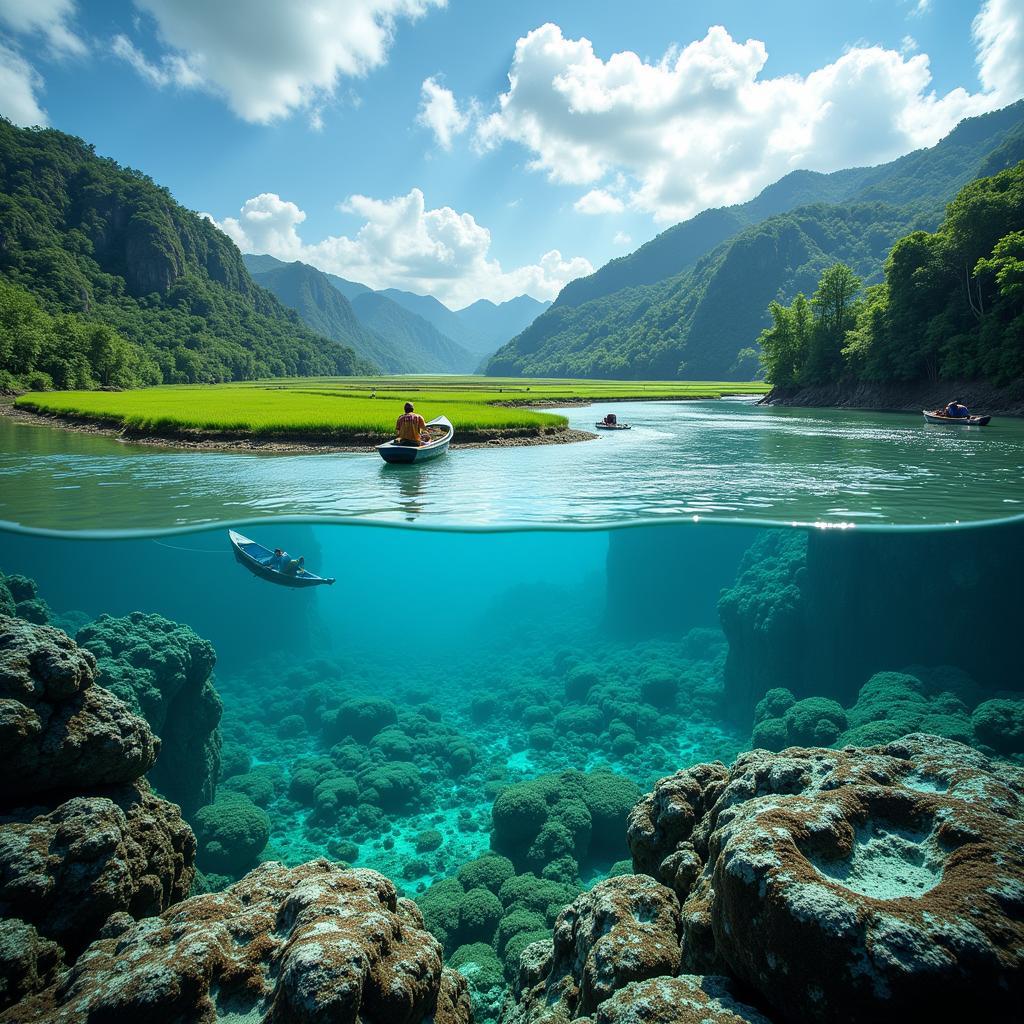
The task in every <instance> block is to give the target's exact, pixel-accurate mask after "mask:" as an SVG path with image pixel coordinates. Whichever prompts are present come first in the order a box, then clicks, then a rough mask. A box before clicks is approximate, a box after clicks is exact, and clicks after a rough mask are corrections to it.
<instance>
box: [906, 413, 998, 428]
mask: <svg viewBox="0 0 1024 1024" xmlns="http://www.w3.org/2000/svg"><path fill="white" fill-rule="evenodd" d="M921 412H922V413H923V415H924V418H925V420H926V421H927V422H928V423H943V424H945V425H947V426H953V427H987V426H988V421H989V420H990V419H992V417H991V416H946V415H944V414H943V413H942V411H941V410H939V409H936V410H934V411H933V412H929V411H928V410H927V409H922V410H921Z"/></svg>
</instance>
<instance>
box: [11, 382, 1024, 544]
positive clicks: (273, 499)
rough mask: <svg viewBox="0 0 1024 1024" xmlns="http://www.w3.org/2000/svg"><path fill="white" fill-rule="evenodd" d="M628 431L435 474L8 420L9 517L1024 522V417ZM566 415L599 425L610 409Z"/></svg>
mask: <svg viewBox="0 0 1024 1024" xmlns="http://www.w3.org/2000/svg"><path fill="white" fill-rule="evenodd" d="M615 408H616V411H617V413H618V415H619V416H620V418H621V419H623V420H626V421H629V422H631V423H632V424H633V429H632V430H631V431H629V432H620V433H616V434H613V435H605V436H601V437H599V438H598V439H597V440H594V441H588V442H585V443H582V444H569V445H545V446H537V447H525V448H499V449H491V450H488V449H462V450H458V449H455V450H453V451H452V452H451V453H450V455H451V457H446V458H444V459H442V460H439V461H437V462H433V463H431V464H430V465H428V466H416V467H400V468H396V467H386V466H384V464H383V463H382V462H381V461H380V460H379V459H378V458H376V456H374V455H373V454H367V455H363V454H350V455H344V454H342V455H299V456H282V455H276V456H270V455H239V454H226V453H196V452H168V451H161V450H156V449H153V448H148V447H140V446H137V445H136V446H130V445H124V444H121V443H119V442H117V441H115V440H113V439H111V438H107V437H93V436H88V435H82V434H74V433H69V432H67V431H63V430H59V429H56V428H52V427H47V426H36V425H24V424H19V423H12V422H11V421H9V420H5V419H3V418H2V417H0V520H6V521H8V522H15V523H20V524H23V525H28V526H35V527H44V528H51V529H59V530H84V529H138V528H157V529H159V528H166V527H174V526H184V525H190V524H202V523H211V522H224V521H229V520H233V521H239V520H247V519H251V518H263V517H268V516H281V515H302V516H331V517H355V518H359V519H361V520H365V519H372V520H375V521H380V522H393V523H405V522H410V523H420V524H430V525H438V524H443V525H449V526H467V525H473V526H507V525H510V524H512V525H531V526H535V525H565V524H578V525H591V526H593V525H599V526H613V525H618V524H621V523H624V522H635V521H637V520H663V519H674V518H692V517H693V516H699V517H702V518H712V519H715V520H724V519H741V520H747V521H749V520H766V521H772V522H787V523H788V522H793V521H797V522H825V523H859V524H863V525H872V524H893V523H895V524H945V523H955V522H977V521H985V520H991V519H1001V518H1005V517H1010V516H1015V515H1019V514H1021V512H1022V510H1024V505H1022V502H1024V422H1020V421H1017V420H1011V419H1003V420H996V421H995V422H994V423H993V425H992V426H990V427H986V428H960V427H957V428H952V427H945V426H929V425H926V424H925V423H924V422H923V420H922V419H921V417H920V416H917V415H910V414H898V413H893V414H884V413H865V412H849V411H839V410H806V409H779V408H761V407H758V406H755V405H753V404H752V403H751V402H749V401H740V400H728V401H718V402H646V403H640V402H636V403H621V404H618V405H616V407H615ZM561 411H563V412H566V413H567V414H568V416H569V419H570V424H571V425H572V426H573V427H580V428H584V429H586V428H588V427H592V425H593V421H594V420H595V419H596V418H597V416H598V415H599V414H600V412H601V411H602V410H600V409H598V408H597V407H585V408H578V409H577V408H573V409H568V410H561Z"/></svg>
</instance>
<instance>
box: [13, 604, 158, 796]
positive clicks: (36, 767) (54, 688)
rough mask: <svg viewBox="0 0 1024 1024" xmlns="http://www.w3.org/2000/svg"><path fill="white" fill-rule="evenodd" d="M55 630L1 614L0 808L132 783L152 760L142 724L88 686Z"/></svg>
mask: <svg viewBox="0 0 1024 1024" xmlns="http://www.w3.org/2000/svg"><path fill="white" fill-rule="evenodd" d="M95 667H96V663H95V660H94V659H93V656H92V655H91V654H90V653H89V652H88V651H85V650H82V649H81V648H79V647H78V646H77V645H76V644H75V642H74V641H73V640H72V639H71V638H70V637H68V636H67V635H66V634H65V633H62V632H61V631H60V630H58V629H53V628H52V627H50V626H38V625H35V624H33V623H30V622H26V621H24V620H22V619H16V618H10V617H0V776H2V778H3V785H2V787H0V794H2V795H0V807H12V806H17V805H18V804H24V803H27V802H29V801H30V800H35V799H37V798H38V797H40V796H41V795H43V794H58V795H59V794H65V793H68V792H83V791H88V790H90V789H93V788H96V787H102V786H111V785H118V784H120V783H125V782H131V781H133V780H134V779H137V778H139V776H141V775H142V774H143V773H144V772H146V771H147V770H148V769H149V768H150V767H151V766H152V765H153V762H154V761H155V760H156V756H157V751H158V750H159V742H158V741H157V740H156V739H155V738H154V736H153V733H152V732H151V731H150V728H149V726H148V725H147V724H146V723H145V721H143V720H142V719H141V718H139V717H138V716H137V715H133V714H132V713H131V712H130V711H129V710H128V708H127V707H125V705H124V704H123V703H122V702H121V701H120V700H118V699H117V698H116V697H115V696H114V695H113V694H111V693H109V692H108V691H107V690H104V689H103V688H102V687H99V686H95V685H94V679H95Z"/></svg>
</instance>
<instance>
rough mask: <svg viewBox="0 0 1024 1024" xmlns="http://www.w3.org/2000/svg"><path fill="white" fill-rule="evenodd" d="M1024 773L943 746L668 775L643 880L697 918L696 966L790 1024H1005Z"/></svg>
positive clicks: (1023, 961)
mask: <svg viewBox="0 0 1024 1024" xmlns="http://www.w3.org/2000/svg"><path fill="white" fill-rule="evenodd" d="M1022 822H1024V772H1022V771H1021V770H1020V769H1018V768H1014V767H1012V766H1009V765H1006V764H999V763H995V762H993V761H991V760H990V759H988V758H987V757H985V756H984V755H983V754H981V753H980V752H979V751H977V750H974V749H972V748H970V747H968V746H965V745H963V744H960V743H956V742H953V741H950V740H944V739H941V738H939V737H936V736H929V735H923V734H914V735H910V736H906V737H903V738H902V739H900V740H898V741H896V742H893V743H890V744H888V745H886V746H879V747H873V748H866V749H855V748H849V747H848V748H846V749H844V750H839V751H836V750H826V749H801V748H791V749H789V750H786V751H784V752H782V753H777V754H776V753H769V752H767V751H764V750H753V751H750V752H748V753H746V754H743V755H741V756H740V757H739V758H738V759H737V760H736V762H735V763H734V764H733V765H732V767H731V768H726V767H725V766H724V765H722V764H705V765H698V766H696V767H694V768H691V769H687V770H685V771H681V772H677V773H676V774H675V775H673V776H670V777H669V778H665V779H662V780H661V781H660V782H659V783H658V784H657V786H656V787H655V789H654V791H653V792H652V793H650V794H648V795H647V796H646V797H644V798H643V799H642V800H641V801H640V802H639V803H638V804H637V806H636V807H635V808H634V810H633V812H632V814H631V815H630V821H629V843H630V847H631V849H632V851H633V860H634V867H635V868H636V870H638V871H644V872H647V873H649V874H651V875H652V876H654V877H655V878H657V879H659V880H660V881H661V882H663V883H664V884H665V885H667V886H669V887H670V888H672V889H673V890H674V892H675V894H676V895H677V897H678V898H679V901H680V903H681V905H682V922H683V944H682V949H683V961H682V964H683V969H684V970H690V971H694V972H706V971H712V972H715V973H728V974H729V975H731V976H733V977H735V978H736V979H738V980H739V981H740V982H742V983H743V984H745V985H747V986H749V987H750V988H751V989H752V990H753V991H754V992H756V993H759V995H760V998H761V999H763V1001H764V1003H765V1005H768V1006H773V1007H774V1008H775V1009H776V1010H777V1011H778V1012H779V1013H780V1014H781V1015H782V1016H783V1017H784V1018H785V1019H786V1020H792V1021H808V1022H812V1021H813V1022H818V1021H821V1022H824V1021H839V1022H842V1021H851V1022H852V1021H863V1020H871V1021H879V1022H881V1021H902V1020H908V1019H918V1020H920V1019H947V1020H948V1019H957V1018H960V1017H964V1018H966V1017H970V1018H971V1019H974V1020H1004V1019H1009V1018H1011V1017H1013V1016H1014V1014H1015V1013H1016V1012H1017V1011H1019V1008H1020V1006H1021V1005H1022V1000H1024V952H1022V951H1024V824H1022Z"/></svg>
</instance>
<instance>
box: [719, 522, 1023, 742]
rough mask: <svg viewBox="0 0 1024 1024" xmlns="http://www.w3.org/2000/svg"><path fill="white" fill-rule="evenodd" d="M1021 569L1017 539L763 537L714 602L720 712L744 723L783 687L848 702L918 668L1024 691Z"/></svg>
mask: <svg viewBox="0 0 1024 1024" xmlns="http://www.w3.org/2000/svg"><path fill="white" fill-rule="evenodd" d="M1022 564H1024V531H1020V530H1018V531H1011V532H1010V533H1009V534H1008V533H1007V531H1001V530H996V529H972V530H961V531H949V530H945V531H940V532H937V533H935V532H921V533H913V532H910V533H908V532H901V533H899V534H898V535H897V534H894V533H856V532H850V531H843V532H841V533H837V532H834V531H833V532H829V531H820V530H819V531H814V532H812V533H810V534H805V533H802V532H798V531H795V530H770V531H767V532H766V533H764V534H763V535H762V536H761V537H759V538H758V539H757V540H756V541H755V542H754V543H753V544H752V545H751V547H750V549H749V551H748V552H747V554H746V555H745V556H744V557H743V560H742V562H741V564H740V570H739V573H738V575H737V577H736V582H735V583H734V584H733V586H732V587H730V588H728V589H726V590H724V591H723V592H722V596H721V599H720V600H719V605H718V609H719V616H720V619H721V623H722V629H723V631H724V632H725V635H726V637H727V638H728V640H729V656H728V659H727V661H726V666H725V697H726V700H725V707H726V708H727V709H728V711H729V714H730V715H732V716H733V717H734V719H735V720H736V721H737V722H742V723H743V724H746V723H747V722H749V716H750V714H751V713H752V712H753V710H754V707H755V705H756V704H757V702H758V701H759V700H760V699H761V697H763V696H764V694H765V693H767V692H768V691H769V690H771V689H773V688H776V687H785V688H786V689H788V690H790V691H791V692H792V693H793V694H794V695H795V697H796V698H797V699H800V698H803V697H809V696H814V695H822V694H824V695H826V696H829V697H831V698H833V699H835V700H837V701H839V702H841V703H843V704H850V703H852V702H853V699H854V697H855V696H856V693H857V689H858V687H859V686H860V685H861V684H862V683H863V682H864V680H865V679H868V678H869V677H870V676H871V675H873V674H874V673H876V672H879V671H881V670H884V669H887V668H892V667H893V666H901V665H912V664H924V665H952V666H956V667H959V668H962V669H967V670H969V671H970V672H971V674H972V675H973V676H974V677H975V678H977V679H978V680H981V681H983V682H985V683H986V684H987V685H989V686H991V687H994V688H998V687H1004V686H1018V687H1019V682H1018V681H1019V676H1020V674H1019V671H1018V670H1017V666H1018V663H1019V652H1018V647H1019V642H1018V639H1017V628H1016V619H1017V617H1018V612H1017V609H1018V606H1019V589H1020V566H1021V565H1022ZM823 680H827V681H828V684H827V688H823Z"/></svg>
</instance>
